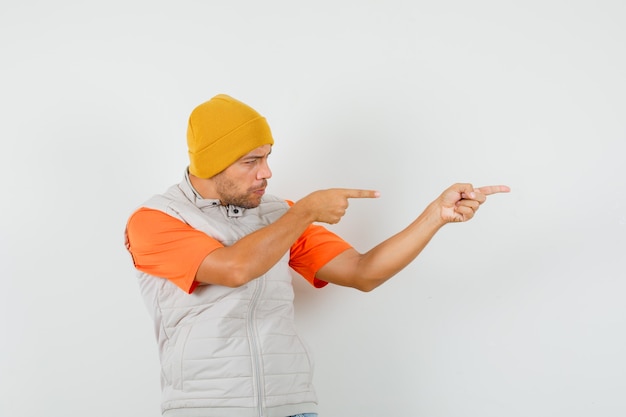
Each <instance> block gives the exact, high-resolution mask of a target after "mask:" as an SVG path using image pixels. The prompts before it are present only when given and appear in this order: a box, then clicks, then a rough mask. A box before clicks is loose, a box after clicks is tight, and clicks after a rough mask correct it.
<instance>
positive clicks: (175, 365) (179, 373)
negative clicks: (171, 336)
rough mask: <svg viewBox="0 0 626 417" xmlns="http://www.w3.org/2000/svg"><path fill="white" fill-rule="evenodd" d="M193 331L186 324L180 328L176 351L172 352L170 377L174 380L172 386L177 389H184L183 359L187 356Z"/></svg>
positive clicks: (175, 346)
mask: <svg viewBox="0 0 626 417" xmlns="http://www.w3.org/2000/svg"><path fill="white" fill-rule="evenodd" d="M189 333H191V326H184V327H182V328H180V331H179V332H178V336H177V337H176V343H175V345H174V351H173V352H172V359H171V360H172V362H171V364H172V366H171V368H170V369H171V370H170V377H171V381H172V387H173V388H174V389H175V390H179V391H183V382H184V380H185V378H184V377H183V366H184V365H183V361H184V356H185V346H186V345H187V338H188V337H189Z"/></svg>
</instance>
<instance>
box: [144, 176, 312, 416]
mask: <svg viewBox="0 0 626 417" xmlns="http://www.w3.org/2000/svg"><path fill="white" fill-rule="evenodd" d="M143 207H148V208H152V209H157V210H161V211H163V212H165V213H167V214H169V215H171V216H173V217H176V218H178V219H180V220H182V221H184V222H185V223H187V224H189V225H191V226H192V227H193V228H195V229H198V230H201V231H203V232H205V233H206V234H208V235H209V236H211V237H213V238H215V239H217V240H218V241H220V242H221V243H222V244H224V245H226V246H228V245H232V244H233V243H235V242H236V241H237V240H238V239H240V238H242V237H243V236H246V235H247V234H249V233H251V232H253V231H255V230H257V229H259V228H261V227H263V226H266V225H268V224H270V223H272V222H274V221H275V220H276V219H278V218H279V217H280V216H282V215H283V214H284V213H285V211H287V210H288V205H287V203H286V202H285V201H284V200H281V199H278V198H276V197H272V196H264V197H263V200H262V202H261V204H260V206H259V207H257V208H255V209H242V208H240V207H234V206H227V207H225V206H222V205H220V204H219V202H218V201H217V200H206V199H202V198H201V197H199V196H198V195H197V194H196V192H195V191H194V190H193V188H192V187H191V185H190V183H189V180H188V178H187V177H186V178H185V180H183V181H182V182H181V183H180V184H178V185H175V186H173V187H171V188H170V189H169V190H168V191H167V192H166V193H165V194H163V195H159V196H155V197H153V198H151V199H150V200H148V201H147V202H146V203H145V204H144V205H143ZM288 262H289V253H285V255H284V256H283V257H282V259H281V260H280V261H279V262H278V263H277V264H276V265H275V266H274V267H273V268H272V269H270V270H269V271H268V272H267V273H266V274H265V275H263V276H260V277H259V278H257V279H254V280H252V281H251V282H249V283H248V284H246V285H244V286H241V287H239V288H229V287H223V286H219V285H200V286H198V287H197V288H196V290H195V291H194V292H193V293H192V294H186V293H184V292H183V291H181V290H180V289H179V288H178V287H176V286H175V285H174V284H172V283H171V282H170V281H168V280H167V279H163V278H158V277H154V276H151V275H148V274H144V273H139V284H140V288H141V292H142V295H143V296H144V299H145V302H146V305H147V306H148V309H149V311H150V313H151V315H152V317H153V319H154V324H155V332H156V337H157V340H158V345H159V353H160V359H161V371H162V372H161V387H162V397H163V401H162V410H163V415H165V416H168V417H181V416H186V417H190V416H197V417H200V416H202V417H285V416H289V415H293V414H299V413H305V412H309V413H311V412H316V404H317V399H316V396H315V392H314V390H313V386H312V381H311V379H312V368H313V364H312V360H311V357H310V355H309V352H308V350H307V348H306V346H305V344H304V343H303V341H302V340H301V339H300V337H299V336H298V334H297V332H296V329H295V325H294V318H293V316H294V312H293V287H292V284H291V279H292V270H291V268H290V267H289V263H288Z"/></svg>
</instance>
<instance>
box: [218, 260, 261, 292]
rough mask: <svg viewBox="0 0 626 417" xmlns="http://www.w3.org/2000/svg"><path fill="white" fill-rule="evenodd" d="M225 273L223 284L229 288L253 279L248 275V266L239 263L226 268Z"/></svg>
mask: <svg viewBox="0 0 626 417" xmlns="http://www.w3.org/2000/svg"><path fill="white" fill-rule="evenodd" d="M226 274H227V276H226V277H225V282H224V285H225V286H227V287H231V288H238V287H242V286H244V285H246V284H247V283H248V282H250V281H252V279H254V277H251V276H250V272H249V271H248V268H246V267H245V265H241V264H240V265H233V267H231V268H228V272H226Z"/></svg>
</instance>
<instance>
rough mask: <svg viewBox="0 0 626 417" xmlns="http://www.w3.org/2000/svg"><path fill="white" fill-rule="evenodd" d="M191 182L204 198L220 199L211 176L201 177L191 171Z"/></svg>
mask: <svg viewBox="0 0 626 417" xmlns="http://www.w3.org/2000/svg"><path fill="white" fill-rule="evenodd" d="M189 182H191V186H192V187H193V188H194V189H195V190H196V191H197V192H198V194H200V196H201V197H202V198H205V199H209V198H216V199H219V196H218V195H217V193H216V192H215V187H214V186H213V181H212V180H211V178H199V177H196V176H195V175H193V174H191V173H190V174H189Z"/></svg>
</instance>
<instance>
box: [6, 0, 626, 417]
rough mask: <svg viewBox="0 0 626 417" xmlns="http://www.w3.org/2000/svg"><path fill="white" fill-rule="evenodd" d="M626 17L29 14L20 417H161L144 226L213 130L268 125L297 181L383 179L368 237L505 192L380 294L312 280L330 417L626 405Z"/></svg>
mask: <svg viewBox="0 0 626 417" xmlns="http://www.w3.org/2000/svg"><path fill="white" fill-rule="evenodd" d="M625 22H626V3H625V2H624V1H622V0H614V1H610V0H595V1H582V0H569V1H565V0H562V1H559V0H541V1H538V0H526V1H496V0H492V1H489V0H477V1H472V2H468V1H460V0H451V1H422V0H407V1H398V0H386V1H376V2H375V1H366V0H361V1H356V0H355V1H341V0H333V1H327V0H317V1H310V2H297V1H177V2H174V1H150V2H148V1H142V2H137V1H134V2H133V1H124V2H121V1H107V2H104V1H102V2H87V1H74V2H72V1H54V2H48V1H39V2H37V1H20V2H18V1H5V2H3V3H2V5H1V6H0V57H1V58H0V59H1V66H0V117H1V123H0V141H1V142H0V143H1V145H0V175H2V178H3V182H2V192H1V195H2V212H1V214H2V215H1V216H0V231H1V234H0V245H1V252H0V273H1V278H0V279H1V281H0V282H1V287H0V331H1V334H0V415H1V416H3V417H4V416H6V417H25V416H29V417H31V416H33V417H35V416H37V417H40V416H63V417H83V416H90V417H100V416H102V417H109V416H157V415H159V401H160V398H159V396H160V393H159V369H158V358H157V351H156V344H155V343H154V336H153V333H152V324H151V322H150V319H149V317H148V314H147V311H146V310H145V308H144V305H143V302H142V300H141V298H140V296H139V290H138V287H137V285H136V282H135V275H134V270H133V268H132V265H131V260H130V257H129V255H128V254H127V253H126V252H125V249H124V246H123V230H124V225H125V221H126V219H127V217H128V215H129V214H130V213H131V211H132V210H133V209H134V208H135V207H136V206H137V205H139V204H140V203H141V202H143V201H144V200H145V199H147V198H148V197H150V196H151V195H152V194H155V193H159V192H162V191H164V190H165V189H166V188H167V187H168V186H169V185H171V184H174V183H177V182H178V181H179V180H180V179H181V178H182V174H183V171H184V169H185V167H186V164H187V159H186V144H185V133H186V125H187V117H188V115H189V113H190V112H191V110H192V109H193V108H194V107H195V106H196V105H198V104H200V103H201V102H203V101H205V100H208V99H209V98H211V97H212V96H213V95H215V94H218V93H227V94H230V95H232V96H234V97H236V98H238V99H240V100H242V101H244V102H246V103H248V104H250V105H251V106H253V107H254V108H256V109H257V110H258V111H259V112H260V113H262V114H263V115H264V116H266V117H267V119H268V121H269V123H270V126H271V127H272V130H273V133H274V136H275V139H276V145H275V147H274V151H273V154H272V157H271V164H272V168H273V171H274V177H273V178H272V180H271V181H270V191H271V193H273V194H276V195H279V196H282V197H284V198H289V199H293V200H297V199H299V198H301V197H303V196H304V195H306V194H308V193H309V192H311V191H314V190H316V189H321V188H327V187H355V188H372V189H377V190H379V191H380V192H381V198H380V199H377V200H358V201H353V202H352V204H351V206H350V210H349V211H348V214H347V216H346V217H345V218H344V220H343V221H342V223H340V224H339V225H337V226H334V227H332V230H334V231H336V232H338V233H340V234H341V235H342V236H344V237H345V238H346V239H347V240H348V241H350V242H351V243H353V244H354V245H355V247H356V248H357V249H359V250H363V251H364V250H367V249H369V248H370V247H372V246H373V245H375V244H376V243H378V242H379V241H381V240H383V239H384V238H386V237H388V236H390V235H392V234H393V233H395V232H397V231H399V230H400V229H401V228H402V227H404V226H405V225H407V224H408V223H409V222H410V221H411V220H412V219H414V218H415V217H416V216H417V215H418V214H419V213H420V212H421V210H422V209H423V208H424V207H425V206H426V205H427V204H428V203H429V202H430V201H432V200H433V199H434V198H436V197H437V196H438V195H439V193H440V192H441V191H442V190H443V189H445V188H446V187H448V186H449V185H450V184H452V183H454V182H472V183H474V184H475V185H477V186H478V185H487V184H507V185H509V186H510V187H511V188H512V192H511V193H510V194H501V195H495V196H492V197H491V198H490V199H489V200H488V201H487V203H486V204H485V205H484V206H483V207H482V208H481V210H480V211H479V212H478V214H477V216H476V217H475V218H474V220H472V221H471V222H469V223H464V224H454V225H448V226H446V227H445V228H444V229H443V230H442V231H441V232H440V233H439V234H438V235H437V236H436V237H435V238H434V240H433V241H432V242H431V244H430V245H429V246H428V247H427V248H426V250H425V251H424V252H423V253H422V255H421V256H420V257H419V258H418V260H416V261H415V262H414V263H413V264H411V265H410V266H409V267H407V268H406V269H405V270H404V271H402V272H401V273H400V274H398V275H397V276H396V277H395V278H393V279H392V280H391V281H389V282H387V283H386V284H384V285H383V286H382V287H380V288H379V289H377V290H375V291H374V292H372V293H367V294H366V293H359V292H358V291H356V290H351V289H347V288H339V287H332V288H331V287H327V288H325V289H323V290H314V289H312V288H309V287H307V286H306V284H303V283H300V282H299V283H297V284H296V289H297V305H298V310H297V313H298V320H299V322H300V325H301V329H302V333H303V334H304V336H305V338H306V339H307V340H308V342H309V344H310V345H311V347H312V349H313V351H314V352H315V357H316V362H317V371H316V376H315V381H316V385H317V390H318V394H319V399H320V404H321V405H320V407H321V417H339V416H341V417H362V416H376V417H379V416H391V415H403V416H424V417H492V416H493V417H496V416H498V417H500V416H508V417H515V416H524V417H527V416H528V417H530V416H532V417H543V416H545V417H548V416H549V417H553V416H567V417H579V416H580V417H582V416H602V417H609V416H624V415H626V401H625V400H624V392H625V391H626V359H625V352H626V336H625V332H626V330H625V329H626V305H625V303H624V295H625V293H626V282H625V279H626V273H625V272H624V266H623V265H624V259H625V256H624V255H625V252H626V237H625V234H626V214H625V213H624V211H625V209H626V197H625V193H624V190H625V188H626V169H625V168H624V163H623V159H624V150H625V149H626V118H625V115H626V77H625V74H626V43H625V42H626V24H625Z"/></svg>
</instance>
